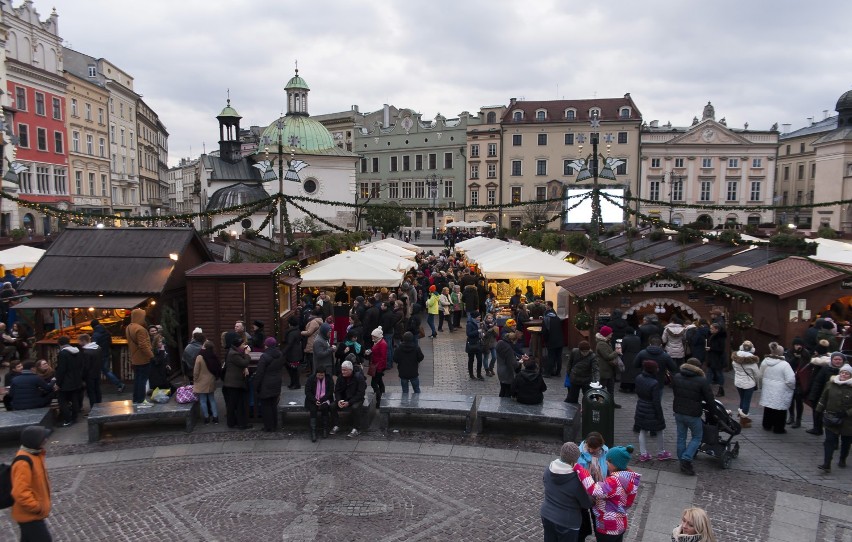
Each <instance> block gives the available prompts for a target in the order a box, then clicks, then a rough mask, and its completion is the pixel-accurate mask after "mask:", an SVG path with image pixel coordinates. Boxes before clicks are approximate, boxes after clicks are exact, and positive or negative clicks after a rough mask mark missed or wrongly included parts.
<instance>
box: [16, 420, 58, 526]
mask: <svg viewBox="0 0 852 542" xmlns="http://www.w3.org/2000/svg"><path fill="white" fill-rule="evenodd" d="M50 432H51V431H50V429H47V428H44V427H42V426H40V425H32V426H30V427H27V428H25V429H24V430H23V431H22V432H21V448H20V449H19V450H18V453H17V454H15V459H16V461H13V462H12V467H11V471H12V472H11V479H12V488H11V489H12V495H11V496H12V499H13V500H14V502H13V504H12V519H13V520H14V521H15V522H16V523H17V524H18V527H19V528H20V530H21V540H23V541H30V540H38V541H50V540H52V538H51V536H50V531H48V529H47V524H46V523H45V522H44V520H45V519H47V516H49V515H50V508H51V502H50V481H49V480H48V478H47V468H46V466H45V450H44V445H45V444H46V443H47V437H48V436H50ZM19 457H21V458H22V459H18V458H19Z"/></svg>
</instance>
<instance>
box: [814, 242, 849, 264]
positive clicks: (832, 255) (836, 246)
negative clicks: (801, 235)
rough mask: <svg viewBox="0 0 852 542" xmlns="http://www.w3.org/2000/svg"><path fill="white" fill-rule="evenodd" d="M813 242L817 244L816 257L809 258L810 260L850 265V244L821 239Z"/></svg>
mask: <svg viewBox="0 0 852 542" xmlns="http://www.w3.org/2000/svg"><path fill="white" fill-rule="evenodd" d="M813 242H814V243H816V244H817V251H816V255H814V256H811V259H812V260H819V261H822V262H834V263H852V243H846V242H843V241H836V240H834V239H822V238H817V239H814V240H813Z"/></svg>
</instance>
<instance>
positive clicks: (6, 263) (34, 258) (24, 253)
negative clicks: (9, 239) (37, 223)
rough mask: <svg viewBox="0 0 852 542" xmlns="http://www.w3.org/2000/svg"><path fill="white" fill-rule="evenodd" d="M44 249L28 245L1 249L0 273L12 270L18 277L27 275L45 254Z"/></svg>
mask: <svg viewBox="0 0 852 542" xmlns="http://www.w3.org/2000/svg"><path fill="white" fill-rule="evenodd" d="M44 252H45V251H44V250H43V249H40V248H35V247H29V246H26V245H18V246H16V247H12V248H7V249H6V250H0V267H2V269H0V275H3V274H5V273H6V272H8V271H11V272H12V274H13V275H15V276H17V277H25V276H26V275H27V274H28V273H29V272H30V271H31V270H32V268H33V267H35V264H37V263H38V261H39V260H40V259H41V257H42V256H44Z"/></svg>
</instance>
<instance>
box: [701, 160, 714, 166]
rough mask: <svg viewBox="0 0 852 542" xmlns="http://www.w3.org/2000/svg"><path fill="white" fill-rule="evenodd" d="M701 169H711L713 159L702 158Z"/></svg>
mask: <svg viewBox="0 0 852 542" xmlns="http://www.w3.org/2000/svg"><path fill="white" fill-rule="evenodd" d="M701 167H713V159H712V158H702V159H701Z"/></svg>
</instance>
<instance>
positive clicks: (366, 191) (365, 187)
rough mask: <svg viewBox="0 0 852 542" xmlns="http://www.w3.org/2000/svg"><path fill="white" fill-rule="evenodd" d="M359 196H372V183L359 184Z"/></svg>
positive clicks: (365, 197) (364, 197)
mask: <svg viewBox="0 0 852 542" xmlns="http://www.w3.org/2000/svg"><path fill="white" fill-rule="evenodd" d="M358 197H359V198H363V199H367V198H369V197H370V183H359V184H358Z"/></svg>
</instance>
